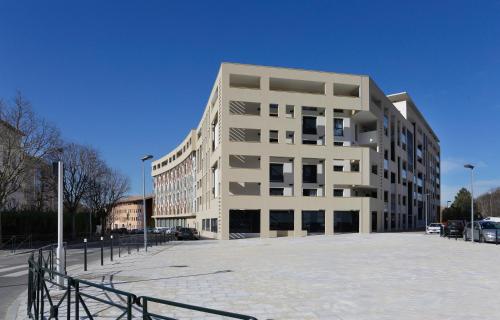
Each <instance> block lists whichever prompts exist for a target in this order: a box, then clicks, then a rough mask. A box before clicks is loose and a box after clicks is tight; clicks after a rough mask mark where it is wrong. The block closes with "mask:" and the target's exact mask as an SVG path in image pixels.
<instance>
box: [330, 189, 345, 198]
mask: <svg viewBox="0 0 500 320" xmlns="http://www.w3.org/2000/svg"><path fill="white" fill-rule="evenodd" d="M333 196H334V197H343V196H344V189H333Z"/></svg>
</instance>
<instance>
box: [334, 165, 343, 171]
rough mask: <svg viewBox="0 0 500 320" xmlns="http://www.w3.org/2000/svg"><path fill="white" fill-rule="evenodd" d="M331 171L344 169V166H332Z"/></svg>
mask: <svg viewBox="0 0 500 320" xmlns="http://www.w3.org/2000/svg"><path fill="white" fill-rule="evenodd" d="M333 171H344V166H333Z"/></svg>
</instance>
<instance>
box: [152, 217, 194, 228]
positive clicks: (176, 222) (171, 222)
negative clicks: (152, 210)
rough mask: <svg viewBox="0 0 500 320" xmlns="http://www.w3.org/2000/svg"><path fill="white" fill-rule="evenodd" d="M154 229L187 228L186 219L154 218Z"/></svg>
mask: <svg viewBox="0 0 500 320" xmlns="http://www.w3.org/2000/svg"><path fill="white" fill-rule="evenodd" d="M155 221H156V225H155V226H156V227H167V228H172V227H177V226H180V227H187V219H186V218H156V219H155Z"/></svg>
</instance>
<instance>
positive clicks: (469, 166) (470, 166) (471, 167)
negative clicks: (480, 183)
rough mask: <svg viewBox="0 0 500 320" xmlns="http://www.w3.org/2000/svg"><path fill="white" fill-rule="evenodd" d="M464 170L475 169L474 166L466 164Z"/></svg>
mask: <svg viewBox="0 0 500 320" xmlns="http://www.w3.org/2000/svg"><path fill="white" fill-rule="evenodd" d="M464 168H467V169H471V170H473V169H474V166H473V165H472V164H470V163H468V164H465V165H464Z"/></svg>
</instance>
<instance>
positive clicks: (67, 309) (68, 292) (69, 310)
mask: <svg viewBox="0 0 500 320" xmlns="http://www.w3.org/2000/svg"><path fill="white" fill-rule="evenodd" d="M72 284H73V280H72V279H71V278H67V279H66V285H67V288H66V289H67V291H66V292H67V297H66V298H67V302H68V306H67V307H66V319H68V320H69V319H71V286H72Z"/></svg>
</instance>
